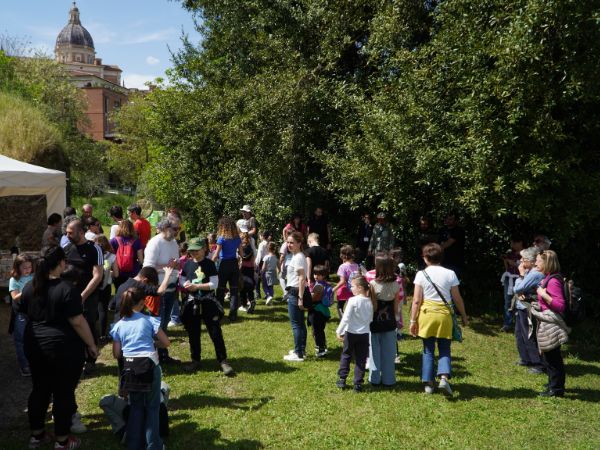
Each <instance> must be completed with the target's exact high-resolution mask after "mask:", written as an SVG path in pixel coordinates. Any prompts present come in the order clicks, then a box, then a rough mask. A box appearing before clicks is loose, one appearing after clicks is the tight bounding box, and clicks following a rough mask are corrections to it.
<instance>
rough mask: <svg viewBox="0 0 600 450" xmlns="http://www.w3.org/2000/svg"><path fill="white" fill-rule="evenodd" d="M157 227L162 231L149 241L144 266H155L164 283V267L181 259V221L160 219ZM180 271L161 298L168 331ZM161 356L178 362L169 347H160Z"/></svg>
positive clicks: (162, 325) (163, 326) (162, 321)
mask: <svg viewBox="0 0 600 450" xmlns="http://www.w3.org/2000/svg"><path fill="white" fill-rule="evenodd" d="M156 228H158V230H159V231H160V233H159V234H157V235H156V236H154V237H153V238H152V239H150V240H149V241H148V244H147V245H146V249H145V250H144V267H147V266H150V267H154V268H155V269H156V270H157V272H158V282H159V284H161V283H162V281H163V279H164V278H165V271H164V268H165V267H167V266H169V267H176V266H177V263H178V260H179V246H178V245H177V241H176V240H175V236H177V233H178V232H179V222H178V221H177V220H176V219H173V218H167V219H163V220H162V221H160V222H159V223H158V224H157V225H156ZM177 276H178V271H177V270H174V271H173V272H172V273H171V279H170V280H169V284H168V285H167V290H166V291H165V293H164V294H162V296H161V298H160V328H161V329H162V330H163V331H164V332H165V333H166V332H167V325H168V323H169V320H170V319H171V310H172V309H173V303H174V302H175V299H176V294H177V292H176V290H175V289H176V288H177ZM159 356H160V361H161V363H173V362H177V361H176V360H174V359H173V358H171V357H170V356H169V354H168V352H167V349H166V348H165V349H160V350H159Z"/></svg>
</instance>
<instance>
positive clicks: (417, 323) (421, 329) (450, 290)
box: [410, 243, 469, 395]
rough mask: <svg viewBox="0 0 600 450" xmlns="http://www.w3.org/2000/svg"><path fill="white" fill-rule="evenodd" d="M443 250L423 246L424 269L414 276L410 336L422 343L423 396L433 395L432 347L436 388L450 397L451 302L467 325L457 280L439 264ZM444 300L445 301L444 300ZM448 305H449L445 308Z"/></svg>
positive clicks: (436, 246)
mask: <svg viewBox="0 0 600 450" xmlns="http://www.w3.org/2000/svg"><path fill="white" fill-rule="evenodd" d="M443 257H444V250H442V247H441V246H440V245H439V244H435V243H431V244H427V245H426V246H425V247H423V260H424V261H425V264H426V265H427V267H426V268H425V269H423V270H421V271H419V272H417V275H416V276H415V293H414V298H413V304H412V310H411V313H410V334H411V335H412V336H413V337H417V336H419V337H420V338H421V339H422V340H423V365H422V368H421V379H422V380H423V383H424V384H425V393H427V394H433V382H434V376H433V363H434V361H433V358H434V353H435V344H436V343H437V346H438V351H439V359H438V370H437V374H438V376H439V377H440V382H439V385H438V388H439V389H440V390H443V391H444V393H445V394H447V395H452V388H451V387H450V383H449V382H448V379H449V378H450V373H451V369H452V366H451V362H452V360H451V354H450V345H451V343H452V313H451V310H450V308H451V307H452V301H454V304H455V305H456V308H457V309H458V312H459V313H460V315H461V318H462V322H463V325H464V326H467V325H468V324H469V319H468V317H467V313H466V312H465V306H464V302H463V299H462V297H461V295H460V291H459V290H458V285H459V281H458V277H457V276H456V274H455V273H454V272H453V271H452V270H450V269H446V268H445V267H442V266H441V265H440V264H441V262H442V258H443ZM444 300H445V301H444ZM446 303H448V305H449V306H446Z"/></svg>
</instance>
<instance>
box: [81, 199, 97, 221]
mask: <svg viewBox="0 0 600 450" xmlns="http://www.w3.org/2000/svg"><path fill="white" fill-rule="evenodd" d="M93 213H94V207H93V206H92V205H90V204H89V203H86V204H85V205H83V206H82V207H81V219H82V220H84V219H85V218H86V217H92V216H93V215H94V214H93Z"/></svg>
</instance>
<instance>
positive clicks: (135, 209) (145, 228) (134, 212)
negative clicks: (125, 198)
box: [127, 203, 152, 248]
mask: <svg viewBox="0 0 600 450" xmlns="http://www.w3.org/2000/svg"><path fill="white" fill-rule="evenodd" d="M127 212H128V213H129V218H130V219H131V221H132V222H133V228H134V229H135V232H136V233H137V235H138V239H139V240H140V242H141V243H142V248H146V245H147V244H148V241H149V240H150V235H151V234H152V227H151V226H150V222H148V221H147V220H146V218H145V217H143V216H142V215H141V214H142V208H140V206H139V205H136V204H135V203H134V204H133V205H129V207H128V208H127Z"/></svg>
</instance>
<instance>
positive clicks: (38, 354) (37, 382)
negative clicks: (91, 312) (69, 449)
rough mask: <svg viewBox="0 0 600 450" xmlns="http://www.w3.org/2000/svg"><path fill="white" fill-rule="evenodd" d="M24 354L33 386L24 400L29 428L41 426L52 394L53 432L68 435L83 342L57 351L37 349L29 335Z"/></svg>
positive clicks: (81, 366)
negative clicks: (25, 400) (27, 398)
mask: <svg viewBox="0 0 600 450" xmlns="http://www.w3.org/2000/svg"><path fill="white" fill-rule="evenodd" d="M25 353H26V355H27V359H28V360H29V367H30V369H31V381H32V385H33V387H32V390H31V394H29V400H28V402H27V415H28V416H29V427H30V428H31V429H32V430H40V429H42V428H44V424H45V423H46V412H47V411H48V405H49V404H50V398H51V397H52V415H53V416H54V433H55V434H56V435H57V436H65V435H68V434H69V433H70V428H71V416H72V415H73V414H75V412H76V411H77V403H76V402H75V388H76V387H77V383H78V382H79V377H80V376H81V370H82V369H83V361H84V346H83V343H81V344H77V345H69V346H68V347H67V346H66V347H65V348H62V349H60V350H59V351H58V352H47V351H44V350H42V349H40V348H39V346H38V345H37V343H36V342H35V340H34V338H33V337H29V338H28V339H26V343H25Z"/></svg>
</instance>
